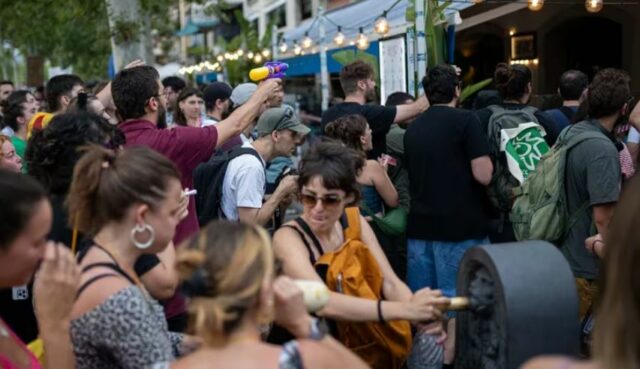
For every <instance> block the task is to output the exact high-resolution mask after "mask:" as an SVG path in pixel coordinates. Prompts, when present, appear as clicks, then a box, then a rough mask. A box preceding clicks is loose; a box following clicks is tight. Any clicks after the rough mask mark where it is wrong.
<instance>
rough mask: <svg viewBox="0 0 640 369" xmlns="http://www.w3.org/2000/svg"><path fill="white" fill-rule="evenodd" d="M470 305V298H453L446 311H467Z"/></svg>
mask: <svg viewBox="0 0 640 369" xmlns="http://www.w3.org/2000/svg"><path fill="white" fill-rule="evenodd" d="M469 305H470V302H469V298H468V297H452V298H451V303H450V304H449V306H447V307H446V308H445V310H449V311H451V310H453V311H458V310H467V309H468V308H469Z"/></svg>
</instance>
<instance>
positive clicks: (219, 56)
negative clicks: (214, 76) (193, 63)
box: [216, 55, 224, 63]
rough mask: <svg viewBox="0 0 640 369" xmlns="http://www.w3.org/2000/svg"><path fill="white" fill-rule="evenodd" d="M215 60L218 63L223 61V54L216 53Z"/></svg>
mask: <svg viewBox="0 0 640 369" xmlns="http://www.w3.org/2000/svg"><path fill="white" fill-rule="evenodd" d="M216 60H217V61H219V62H220V63H222V62H223V61H224V56H222V55H218V57H217V58H216Z"/></svg>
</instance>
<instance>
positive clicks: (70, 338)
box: [0, 61, 640, 369]
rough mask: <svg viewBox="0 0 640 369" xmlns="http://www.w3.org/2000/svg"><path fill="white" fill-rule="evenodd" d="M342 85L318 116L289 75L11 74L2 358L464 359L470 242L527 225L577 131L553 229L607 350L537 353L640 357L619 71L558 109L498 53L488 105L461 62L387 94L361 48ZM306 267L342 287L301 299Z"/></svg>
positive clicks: (631, 183) (603, 75)
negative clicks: (296, 104)
mask: <svg viewBox="0 0 640 369" xmlns="http://www.w3.org/2000/svg"><path fill="white" fill-rule="evenodd" d="M340 82H341V87H342V90H343V92H344V95H345V97H344V100H343V101H341V102H339V103H336V104H334V105H333V106H332V107H331V108H330V109H328V110H327V111H325V112H323V113H322V117H321V119H317V120H314V119H310V120H309V122H310V123H309V124H307V123H305V122H304V121H303V120H302V119H301V116H303V115H302V114H298V113H297V112H296V110H295V109H294V108H293V107H292V106H289V105H287V104H286V103H284V101H283V100H284V99H283V97H284V87H283V81H282V80H280V79H277V78H276V79H266V80H264V81H261V82H260V83H258V84H253V83H243V84H240V85H238V86H235V87H232V86H230V85H228V84H226V83H224V82H213V83H210V84H208V85H205V86H197V87H196V86H189V85H188V84H187V83H186V82H185V81H184V80H182V79H181V78H179V77H167V78H165V79H163V80H161V79H160V76H159V74H158V72H157V70H156V69H154V68H153V67H151V66H147V65H144V63H142V62H140V61H134V62H132V63H131V64H129V65H127V66H126V67H125V68H123V69H122V70H121V71H120V72H119V73H118V74H117V75H116V76H115V78H114V79H113V81H110V82H108V83H101V84H98V85H96V86H94V87H93V88H92V89H90V88H89V87H88V86H86V85H85V83H84V81H82V79H80V78H79V77H77V76H75V75H60V76H56V77H53V78H51V79H50V80H49V81H48V82H47V84H46V87H45V89H44V96H40V95H42V94H43V91H42V90H38V91H32V90H29V89H20V88H18V89H16V88H15V87H14V85H13V83H11V82H10V81H1V82H0V106H1V109H0V112H1V115H0V122H1V128H2V134H1V135H0V148H1V152H0V208H2V215H1V219H0V228H1V229H0V288H2V290H0V318H1V320H0V367H2V368H12V369H13V368H78V369H82V368H205V367H217V366H224V367H256V366H260V367H269V368H271V367H273V368H276V367H277V368H287V369H289V368H327V367H332V368H333V367H350V368H351V367H352V368H365V367H371V368H380V369H382V368H385V369H387V368H394V369H395V368H397V369H399V368H403V367H405V366H406V365H407V358H408V357H409V356H410V355H411V353H412V350H417V349H419V350H421V351H425V348H424V347H420V348H417V347H416V346H417V345H431V346H433V347H434V349H438V348H439V349H440V350H439V351H438V350H436V351H435V352H439V353H440V355H439V357H438V358H436V360H435V364H432V366H430V368H440V367H442V368H448V367H452V366H453V365H454V364H455V360H456V350H455V340H456V337H455V320H456V319H455V314H453V313H447V310H448V307H449V304H450V302H451V298H452V297H455V296H457V288H456V287H457V281H456V279H457V274H458V270H459V266H460V262H461V260H462V257H463V255H464V254H465V252H466V251H467V250H469V249H470V248H472V247H475V246H478V245H483V244H489V243H510V242H517V241H521V240H523V236H522V234H521V232H520V231H519V226H520V225H519V222H520V223H521V222H522V220H521V219H519V218H518V217H517V216H514V211H513V207H514V206H515V205H514V201H515V202H516V203H517V201H518V200H517V197H518V196H521V195H522V194H521V193H518V190H519V189H521V188H522V186H525V185H526V184H527V183H528V182H527V176H530V178H531V180H533V179H532V178H534V177H535V175H533V174H531V173H534V172H535V171H536V165H537V163H539V162H540V161H541V160H545V158H546V157H547V155H554V154H555V153H557V152H558V151H559V150H561V149H562V148H563V147H565V148H566V147H569V149H566V160H565V161H564V162H563V163H564V167H562V168H566V169H563V173H562V175H561V176H559V177H558V178H560V179H559V180H560V181H561V185H560V188H561V190H560V191H561V192H562V193H561V195H560V196H559V197H558V198H560V199H561V200H562V201H563V202H562V204H563V206H564V208H566V212H565V213H566V214H565V218H566V219H564V221H563V224H565V223H566V224H567V225H566V226H564V228H562V229H561V231H559V232H560V233H561V237H557V238H554V239H547V241H550V242H552V243H554V244H555V245H556V246H557V247H558V248H559V249H560V251H561V252H562V254H563V255H564V256H565V257H566V260H567V262H568V265H569V266H570V268H571V270H572V272H573V274H574V276H575V281H576V291H577V294H578V296H579V305H580V311H579V312H576V315H578V314H579V316H580V319H581V321H582V320H586V319H593V317H595V321H596V328H595V330H594V334H593V337H594V340H593V344H592V345H591V346H589V347H588V348H587V350H586V351H585V352H584V356H585V358H589V359H590V361H585V362H578V361H574V360H575V358H539V359H535V360H533V361H531V362H529V363H527V364H526V366H527V368H534V369H535V368H555V367H558V368H572V367H576V368H580V367H589V368H602V369H612V368H635V367H638V366H639V365H640V356H639V355H640V354H639V353H640V334H639V333H638V332H640V313H639V312H640V306H639V305H638V299H639V297H638V296H639V295H638V293H640V292H639V291H640V279H639V278H638V273H637V272H635V269H634V266H635V264H637V263H638V262H640V247H639V246H638V245H637V242H636V240H637V238H638V236H640V235H638V234H637V233H638V231H639V230H640V226H638V224H637V220H636V219H638V217H637V216H636V215H638V214H636V213H637V212H638V211H639V209H640V204H638V199H640V188H639V187H638V185H640V183H638V182H639V181H640V179H638V178H637V176H634V172H635V168H636V165H637V162H638V142H640V134H638V131H639V130H640V104H637V105H635V107H634V105H633V99H632V94H631V88H630V77H629V76H628V75H627V74H626V73H625V72H624V71H621V70H615V69H604V70H601V71H599V72H598V73H597V74H596V75H595V76H594V77H593V79H592V80H591V81H589V79H588V78H587V76H586V75H585V74H584V73H582V72H580V71H576V70H571V71H567V72H566V73H564V74H563V75H562V76H561V78H560V80H559V88H558V93H559V95H560V96H561V97H562V99H563V104H562V106H560V107H557V108H554V109H551V110H547V111H543V110H540V109H538V108H536V107H533V106H531V105H529V104H530V101H531V97H532V95H533V92H534V91H533V88H532V74H531V71H530V70H529V69H528V68H527V67H525V66H522V65H508V64H499V65H498V66H497V67H496V70H495V75H494V81H493V85H492V88H491V89H487V90H484V91H481V92H480V93H479V94H477V96H476V97H475V101H474V102H473V104H471V105H470V106H472V107H473V108H472V109H463V108H461V107H460V96H461V88H462V83H461V77H460V71H459V69H457V68H455V67H454V66H450V65H438V66H435V67H433V68H430V69H429V70H428V71H427V73H426V76H425V78H424V79H423V80H422V86H421V87H422V92H423V94H421V96H420V97H418V98H414V97H413V96H411V95H409V94H406V93H404V92H396V93H393V94H391V95H390V96H388V98H387V99H386V101H385V105H377V104H375V103H373V102H374V101H375V100H376V83H375V75H374V70H373V69H372V67H371V66H370V65H368V64H366V63H365V62H363V61H356V62H353V63H351V64H348V65H345V66H344V67H343V68H342V71H341V73H340ZM37 97H39V98H37ZM314 124H316V125H319V126H320V129H319V131H320V133H321V136H323V137H322V138H321V139H317V138H314V137H310V136H312V135H313V134H314V132H316V131H318V129H316V128H315V127H313V125H314ZM310 126H311V128H310ZM509 145H512V146H513V147H516V149H515V150H511V151H510V147H511V146H509ZM523 145H525V146H526V148H527V150H524V151H522V150H521V149H522V148H523V147H525V146H523ZM518 150H520V151H518ZM525 151H526V152H525ZM513 152H516V153H517V154H513ZM294 163H295V164H294ZM521 192H522V191H521ZM529 226H530V227H531V225H529ZM524 238H525V239H526V237H524ZM300 280H302V281H314V282H316V284H318V285H324V286H325V288H326V291H327V295H328V297H327V299H326V303H324V304H323V306H320V307H319V308H317V309H308V307H307V306H306V305H308V303H307V302H306V301H305V298H306V293H305V292H304V291H303V289H304V287H301V286H302V285H301V284H299V283H297V282H298V281H300ZM303 296H304V298H303ZM418 336H428V337H430V339H428V340H417V339H416V340H414V337H418ZM26 344H28V346H27V345H26ZM427 349H428V348H427ZM427 351H428V350H427ZM418 361H419V360H418ZM412 365H415V360H413V361H412ZM422 367H424V366H420V368H422Z"/></svg>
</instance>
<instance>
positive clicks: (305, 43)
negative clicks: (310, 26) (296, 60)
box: [302, 32, 313, 49]
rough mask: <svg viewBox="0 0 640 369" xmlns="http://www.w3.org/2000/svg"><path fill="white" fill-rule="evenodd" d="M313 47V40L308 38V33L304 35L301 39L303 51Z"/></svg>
mask: <svg viewBox="0 0 640 369" xmlns="http://www.w3.org/2000/svg"><path fill="white" fill-rule="evenodd" d="M312 45H313V40H312V39H311V37H309V32H305V33H304V38H303V39H302V47H303V48H305V49H308V48H310V47H311V46H312Z"/></svg>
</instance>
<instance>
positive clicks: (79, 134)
mask: <svg viewBox="0 0 640 369" xmlns="http://www.w3.org/2000/svg"><path fill="white" fill-rule="evenodd" d="M124 143H125V138H124V135H123V134H122V132H121V131H120V130H119V129H118V128H117V127H115V126H113V125H112V124H109V122H107V121H106V120H105V119H104V118H102V117H99V116H97V115H95V114H91V113H87V112H78V113H66V114H61V115H57V116H55V117H54V118H53V119H52V120H51V123H49V125H48V126H47V127H46V128H45V129H43V130H41V131H38V132H36V133H35V134H34V135H33V136H32V137H31V139H30V140H29V144H28V145H27V151H26V153H25V159H26V162H27V163H28V172H29V174H30V175H31V176H33V177H34V178H36V179H37V180H38V181H39V182H40V183H42V185H43V186H45V188H47V190H48V191H49V193H50V194H52V195H66V194H67V192H68V191H69V186H70V185H71V177H72V176H73V167H74V166H75V165H76V162H77V161H78V160H79V159H80V157H81V156H82V153H81V152H79V150H78V149H79V148H80V147H82V146H86V145H87V144H98V145H101V146H105V147H107V148H114V149H115V148H118V147H120V146H122V145H124Z"/></svg>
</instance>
